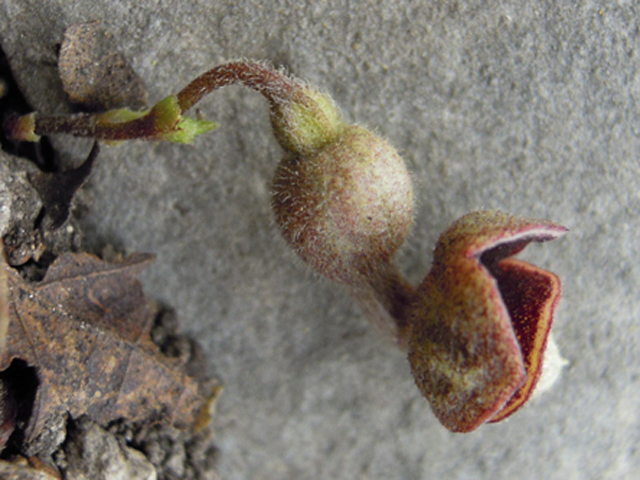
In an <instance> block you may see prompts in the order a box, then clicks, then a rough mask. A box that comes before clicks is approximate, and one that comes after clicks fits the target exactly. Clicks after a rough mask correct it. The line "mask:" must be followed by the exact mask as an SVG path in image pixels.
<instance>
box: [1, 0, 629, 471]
mask: <svg viewBox="0 0 640 480" xmlns="http://www.w3.org/2000/svg"><path fill="white" fill-rule="evenodd" d="M639 13H640V12H639V7H638V2H635V1H618V2H604V1H599V2H598V1H585V2H572V1H568V0H563V1H551V0H547V1H533V2H524V1H519V2H514V1H502V2H477V1H476V2H471V1H455V2H449V1H438V0H436V1H429V2H426V1H418V0H399V1H396V2H382V1H373V0H371V1H362V2H354V1H347V0H333V1H327V2H324V1H314V2H294V1H291V0H277V1H274V2H269V3H267V2H262V1H257V0H233V1H231V0H221V1H216V2H211V1H208V0H185V1H183V2H171V1H162V0H140V1H138V2H128V1H125V0H110V1H108V2H107V1H104V0H93V1H86V2H84V1H80V2H67V1H62V0H49V1H47V2H36V1H33V0H2V1H0V42H1V44H2V47H3V48H4V49H5V52H6V53H7V54H8V56H9V58H10V59H11V62H12V65H13V67H14V70H15V74H16V76H17V78H18V79H19V81H20V83H21V85H22V87H23V89H24V91H25V92H26V94H27V95H28V98H29V100H30V101H31V103H32V105H33V106H34V108H37V109H41V110H44V111H47V112H58V111H65V109H66V108H67V105H66V100H65V97H64V95H63V94H62V92H61V87H60V81H59V80H58V79H57V77H56V70H55V45H56V43H58V42H60V40H61V38H62V33H63V31H64V28H65V27H66V26H67V25H69V24H72V23H77V22H83V21H87V20H93V19H99V20H102V21H103V23H104V25H105V27H106V28H108V29H109V30H110V31H111V32H112V33H113V38H114V41H115V42H117V43H118V45H119V46H120V48H121V51H122V52H123V53H124V54H125V56H126V57H127V58H128V59H129V60H130V61H131V62H132V64H133V66H134V68H135V69H136V71H137V72H138V73H139V75H140V76H141V77H142V78H143V79H144V80H145V82H146V83H147V85H148V86H149V88H150V95H149V97H150V100H151V101H157V100H159V99H160V98H162V97H164V96H165V95H166V94H168V93H170V92H173V91H176V90H178V89H179V88H181V87H182V86H184V85H185V84H186V83H187V82H188V81H189V80H190V79H191V78H193V77H194V76H196V75H197V74H199V73H201V72H202V71H204V70H206V69H208V68H209V67H212V66H214V65H217V64H219V63H221V62H223V61H225V60H232V59H237V58H239V57H246V58H252V59H260V60H269V61H271V62H273V63H275V64H277V65H284V66H286V67H287V68H289V69H290V71H291V72H292V73H294V74H296V75H298V76H301V77H303V78H306V79H308V80H309V81H311V82H313V83H314V84H316V85H318V86H320V87H322V88H323V89H325V90H326V91H328V92H331V93H332V94H333V95H334V97H335V98H336V100H337V102H338V104H340V105H341V106H342V107H343V109H344V111H345V112H346V116H347V118H348V119H350V120H354V121H358V122H360V123H361V124H364V125H367V126H369V127H371V128H373V129H375V130H377V131H378V132H379V133H380V134H381V135H383V136H384V137H385V138H387V139H389V140H390V141H391V142H392V143H393V144H394V145H395V146H397V147H398V148H399V149H400V151H401V152H402V153H403V155H404V157H405V159H406V161H407V163H408V166H409V168H410V170H411V172H412V174H413V177H414V180H415V187H416V192H417V197H418V199H419V205H418V209H417V215H416V221H415V226H414V228H413V232H412V235H411V237H410V239H409V240H408V242H407V244H406V245H405V247H404V249H403V250H402V252H401V253H400V255H399V257H398V262H399V263H400V264H401V266H402V268H403V270H404V271H405V272H406V273H407V275H408V276H409V277H410V278H411V279H412V281H414V282H418V281H419V280H420V279H421V278H422V277H423V276H424V275H425V274H426V272H427V270H428V267H429V264H430V252H431V250H432V248H433V246H434V243H435V240H436V239H437V236H438V235H439V233H440V232H441V231H442V230H443V229H444V228H445V227H446V226H447V225H448V224H449V223H450V222H452V221H453V220H454V219H455V218H457V217H459V216H461V215H462V214H464V213H466V212H468V211H470V210H473V209H478V208H499V209H502V210H505V211H509V212H513V213H516V214H521V215H529V216H538V217H546V218H549V219H552V220H554V221H556V222H558V223H560V224H563V225H565V226H567V227H569V228H570V229H571V232H570V234H569V235H568V236H567V237H565V238H563V239H562V240H559V241H556V242H553V243H548V244H545V245H542V246H533V247H530V248H529V250H528V251H526V252H525V254H524V255H523V256H524V257H525V258H527V259H529V260H531V261H535V262H537V263H538V264H540V265H542V266H544V267H545V268H547V269H549V270H552V271H554V272H556V273H557V274H558V275H559V276H560V278H561V279H562V281H563V286H564V296H563V299H562V301H561V304H560V306H559V309H558V312H557V317H556V321H555V329H554V331H555V335H556V339H557V342H558V345H559V348H560V351H561V353H562V355H563V356H564V357H565V358H567V359H568V361H569V365H568V366H567V368H566V369H565V370H564V372H563V375H562V378H561V379H560V381H559V382H558V383H557V384H556V385H555V386H554V387H553V388H552V389H551V391H550V392H548V393H546V394H545V395H544V396H542V397H541V398H540V399H539V400H537V401H535V402H533V403H531V404H530V405H529V406H528V407H527V408H525V409H523V410H522V411H521V412H519V413H517V414H516V415H515V416H514V417H512V418H511V419H510V420H509V421H507V422H504V423H501V424H497V425H488V426H484V427H482V428H481V429H479V430H478V431H477V432H475V433H472V434H469V435H460V434H452V433H449V432H447V431H446V430H445V429H444V428H443V427H441V426H440V425H439V424H438V422H437V421H436V420H435V418H434V417H433V415H432V414H431V411H430V408H429V405H428V404H427V402H426V401H424V400H423V399H422V398H421V397H420V395H419V393H418V391H417V389H416V388H415V387H414V385H413V380H412V378H411V376H410V372H409V368H408V364H407V362H406V360H405V358H404V357H403V355H402V354H401V353H400V352H397V351H395V350H394V349H393V347H391V346H389V345H388V344H386V343H385V342H384V341H383V340H381V339H380V338H379V337H378V336H377V334H376V333H375V332H373V331H372V330H371V329H370V328H369V326H368V325H367V322H366V320H365V319H364V318H362V316H361V314H360V313H359V311H358V310H357V308H356V307H355V306H353V304H352V302H351V301H350V300H349V298H347V297H346V295H345V294H344V293H343V292H342V291H341V290H340V289H338V288H336V287H335V286H333V285H330V284H329V283H328V282H326V281H324V280H321V279H318V278H316V277H314V276H313V275H312V274H311V273H309V272H308V271H307V270H306V269H305V267H304V266H303V265H302V264H301V263H300V262H299V261H298V260H296V259H295V258H294V257H293V254H292V253H290V252H289V251H288V250H287V248H286V246H285V245H284V242H283V241H282V240H281V239H280V238H279V236H278V234H277V231H276V229H275V228H274V226H273V223H272V220H271V216H270V211H269V183H270V178H271V175H272V172H273V171H274V169H275V166H276V164H277V162H278V160H279V156H280V151H279V149H278V147H277V145H276V143H275V141H274V139H273V138H272V135H271V133H270V130H269V125H268V120H267V116H266V113H267V112H266V108H265V103H264V101H263V100H262V99H261V98H260V97H259V96H258V95H257V94H255V93H253V92H249V91H245V90H243V89H240V88H235V87H234V88H229V89H227V90H224V91H222V92H219V93H217V94H215V95H213V96H211V97H209V98H208V99H206V100H205V101H204V102H203V103H202V104H201V109H202V111H203V113H205V114H206V115H207V117H209V118H210V119H213V120H216V121H218V122H220V124H221V128H220V129H219V130H218V131H217V132H214V133H212V134H209V135H207V136H206V137H204V138H201V139H199V140H197V141H196V142H195V144H194V145H193V146H178V145H165V144H147V143H143V142H133V143H131V144H127V145H122V146H119V147H109V148H105V149H104V151H103V154H102V156H101V158H100V161H99V162H98V166H97V169H96V171H95V172H94V175H93V177H92V179H91V181H90V185H89V186H88V187H87V189H86V192H85V193H84V200H85V201H87V202H90V206H91V210H90V212H89V214H88V216H87V217H86V218H85V220H84V225H85V228H86V230H87V235H88V238H87V245H88V246H89V247H91V248H99V247H100V246H102V245H105V244H107V243H113V244H115V245H118V246H119V247H121V248H124V249H126V250H127V251H150V252H155V253H157V254H158V261H157V263H156V264H155V266H153V267H152V268H151V269H150V270H149V271H148V272H147V273H146V274H145V275H144V276H143V280H144V283H145V285H146V289H147V291H148V293H149V294H150V295H152V296H154V297H156V298H159V299H161V300H162V301H164V302H167V303H169V304H171V305H173V306H175V307H176V309H177V311H178V313H179V315H180V317H181V319H182V322H183V325H184V329H186V330H187V331H189V332H191V333H193V334H195V335H197V337H198V338H199V339H200V340H201V342H202V343H203V345H205V347H206V349H207V351H208V354H209V355H210V358H211V363H212V366H213V367H214V368H215V369H216V371H217V372H218V373H219V374H220V375H221V376H222V378H223V379H224V381H225V383H226V390H225V391H224V393H223V395H222V397H221V399H220V401H219V404H218V411H217V415H216V417H215V420H214V421H215V431H216V442H217V444H218V445H219V446H220V448H221V450H222V452H221V459H220V470H221V473H222V476H223V478H225V479H230V480H231V479H306V478H327V479H329V478H331V479H355V478H371V479H392V478H393V479H418V478H420V479H433V478H445V479H502V478H522V479H540V478H545V479H556V478H557V479H563V480H567V479H625V478H637V477H636V476H635V475H637V474H638V472H639V471H640V452H639V451H638V448H639V442H640V408H639V403H640V400H639V398H640V346H639V345H640V328H639V320H640V319H639V307H638V305H639V303H638V287H639V286H640V269H639V268H638V261H639V260H638V258H639V257H640V242H639V240H638V233H639V231H640V227H639V222H640V193H639V187H640V166H639V164H640V162H639V160H638V157H639V154H640V139H639V134H640V116H639V103H638V102H639V101H640V70H639V67H640V39H639V33H638V32H639V24H638V17H639ZM56 145H57V146H58V148H60V149H62V150H63V151H66V152H67V154H68V155H69V156H70V157H73V158H77V159H79V158H81V156H82V155H83V154H85V153H86V151H87V149H88V147H87V145H86V144H84V143H82V142H75V141H71V140H69V139H67V138H59V139H57V140H56Z"/></svg>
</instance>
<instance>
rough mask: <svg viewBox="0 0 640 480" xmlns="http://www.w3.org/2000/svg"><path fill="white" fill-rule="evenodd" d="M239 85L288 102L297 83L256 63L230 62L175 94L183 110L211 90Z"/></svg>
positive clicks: (296, 87)
mask: <svg viewBox="0 0 640 480" xmlns="http://www.w3.org/2000/svg"><path fill="white" fill-rule="evenodd" d="M234 84H242V85H244V86H246V87H249V88H251V89H253V90H255V91H257V92H259V93H261V94H262V95H264V96H265V97H266V98H267V100H269V102H270V103H272V104H280V103H283V102H287V101H290V100H291V98H292V95H293V94H295V92H296V90H297V89H298V88H299V86H298V84H297V83H296V82H294V81H293V80H291V79H289V78H287V77H286V76H285V75H283V74H282V73H280V72H277V71H274V70H272V69H270V68H268V67H265V66H264V65H261V64H259V63H255V62H243V61H238V62H231V63H227V64H224V65H220V66H218V67H215V68H212V69H211V70H209V71H208V72H205V73H203V74H202V75H200V76H199V77H198V78H196V79H195V80H193V81H192V82H191V83H190V84H189V85H187V86H186V87H185V88H183V89H182V90H181V91H180V92H179V93H178V94H177V97H178V105H179V106H180V109H181V110H182V112H186V111H187V110H189V109H190V108H191V107H192V106H193V105H195V104H196V103H198V102H199V101H200V100H201V99H202V98H203V97H204V96H205V95H207V94H209V93H211V92H212V91H213V90H217V89H218V88H222V87H225V86H228V85H234Z"/></svg>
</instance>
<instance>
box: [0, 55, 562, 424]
mask: <svg viewBox="0 0 640 480" xmlns="http://www.w3.org/2000/svg"><path fill="white" fill-rule="evenodd" d="M232 84H241V85H244V86H246V87H249V88H251V89H253V90H255V91H257V92H259V93H260V94H262V95H263V96H264V97H265V98H266V99H267V101H268V103H269V107H270V114H271V116H270V118H271V125H272V129H273V133H274V135H275V137H276V139H277V140H278V143H279V144H280V146H281V147H282V149H283V151H284V157H283V159H282V160H281V161H280V163H279V164H278V166H277V168H276V172H275V176H274V179H273V189H272V192H273V197H272V206H273V211H274V215H275V220H276V223H277V224H278V226H279V228H280V231H281V232H282V235H283V236H284V238H285V240H286V241H287V243H288V244H289V245H290V246H291V248H293V250H295V252H296V253H297V254H298V255H299V256H300V257H301V258H302V260H304V262H305V263H306V264H308V265H309V266H310V267H311V268H312V269H313V270H315V271H316V272H318V273H319V274H321V275H323V276H325V277H327V278H329V279H331V280H333V281H335V282H338V283H340V284H342V285H344V286H346V287H347V288H348V290H349V292H350V293H351V295H352V296H353V297H354V298H355V299H356V300H357V301H358V302H359V304H360V305H361V307H362V309H363V311H364V312H365V313H366V314H367V316H368V317H369V318H370V319H371V320H372V322H373V323H375V324H376V325H377V326H378V327H380V328H381V329H383V330H386V331H387V332H388V333H389V334H390V335H391V336H392V337H393V338H394V340H395V342H396V343H397V345H398V346H399V347H400V348H403V349H405V350H407V352H408V356H409V362H410V364H411V370H412V373H413V375H414V378H415V381H416V385H417V386H418V388H419V389H420V391H421V392H422V393H423V395H424V396H425V397H426V398H427V399H428V400H429V402H430V403H431V406H432V408H433V411H434V413H435V414H436V416H437V417H438V419H439V420H440V421H441V422H442V424H443V425H444V426H445V427H447V428H448V429H450V430H452V431H458V432H468V431H472V430H474V429H475V428H477V427H478V426H480V425H482V424H483V423H485V422H495V421H499V420H502V419H504V418H506V417H507V416H509V415H511V414H512V413H513V412H515V411H516V410H517V409H518V408H520V407H521V406H522V405H523V404H524V403H525V402H526V401H527V400H528V399H529V397H530V395H531V393H532V392H533V389H534V388H535V385H536V383H537V380H538V378H539V376H540V371H541V368H542V360H543V355H544V351H545V347H546V343H547V336H548V334H549V330H550V328H551V322H552V318H553V311H554V308H555V305H556V304H557V302H558V299H559V295H560V282H559V280H558V278H557V277H556V276H555V275H553V274H552V273H549V272H546V271H544V270H541V269H538V268H536V267H534V266H532V265H529V264H527V263H525V262H522V261H519V260H514V259H513V258H511V257H512V256H513V255H515V254H516V253H518V252H519V251H520V250H522V249H523V248H524V247H525V246H526V245H527V244H528V243H530V242H532V241H535V242H542V241H546V240H552V239H555V238H558V237H559V236H561V235H563V234H564V233H565V232H566V229H564V228H563V227H559V226H556V225H554V224H552V223H550V222H548V221H538V220H529V219H519V218H516V217H513V216H510V215H507V214H504V213H500V212H486V211H481V212H474V213H471V214H468V215H465V216H464V217H462V218H461V219H460V220H458V221H457V222H456V223H455V224H454V225H453V226H452V227H451V228H449V229H448V230H447V231H446V232H445V233H444V234H443V235H442V236H441V238H440V240H439V242H438V246H437V247H436V250H435V252H434V261H433V267H432V270H431V272H430V273H429V275H427V277H426V278H425V280H424V282H422V284H421V285H420V286H419V287H418V288H417V289H414V287H413V286H412V285H410V283H409V282H408V281H406V280H405V279H404V277H403V276H402V274H401V273H400V272H399V270H398V269H397V268H396V267H395V265H394V264H393V255H394V253H395V252H396V250H397V249H398V248H399V247H400V246H401V245H402V243H403V242H404V239H405V237H406V235H407V233H408V231H409V228H410V226H411V223H412V218H413V193H412V186H411V178H410V176H409V173H408V172H407V168H406V166H405V163H404V161H403V160H402V158H401V157H400V156H399V155H398V153H397V152H396V150H395V149H394V148H393V147H392V146H391V145H390V144H389V143H387V142H386V141H385V140H383V139H382V138H380V137H379V136H377V135H375V134H374V133H372V132H370V131H369V130H367V129H366V128H363V127H361V126H357V125H350V124H347V123H345V122H344V121H343V119H342V116H341V114H340V111H339V109H338V107H337V106H336V105H335V104H334V102H333V100H332V99H331V97H329V96H328V95H326V94H324V93H322V92H320V91H318V90H317V89H315V88H313V87H311V86H309V85H307V84H304V83H301V82H299V81H297V80H295V79H293V78H291V77H288V76H286V75H285V74H283V73H282V72H280V71H276V70H273V69H271V68H269V67H267V66H265V65H263V64H260V63H256V62H251V61H238V62H231V63H227V64H224V65H221V66H218V67H216V68H214V69H212V70H210V71H208V72H206V73H204V74H203V75H201V76H200V77H198V78H196V79H195V80H194V81H193V82H191V83H190V84H189V85H187V87H185V88H184V89H183V90H182V91H180V92H179V93H178V94H176V95H171V96H169V97H167V98H165V99H164V100H162V101H160V102H159V103H158V104H156V105H155V106H154V107H153V108H151V109H150V110H148V111H146V112H132V111H130V110H127V109H118V110H112V111H108V112H105V113H102V114H97V115H89V114H80V115H74V116H45V115H40V114H30V115H27V116H23V117H18V118H14V119H12V120H10V121H9V122H7V124H6V125H5V128H6V130H7V132H8V134H9V135H10V136H12V137H14V138H16V139H21V140H26V141H35V140H37V139H38V138H39V136H40V135H49V134H53V133H67V134H71V135H79V136H88V137H93V138H96V139H99V140H107V141H121V140H128V139H137V138H140V139H149V140H168V141H173V142H180V143H187V142H191V141H193V139H194V137H195V136H196V135H198V134H200V133H203V132H206V131H208V130H211V129H213V128H215V127H216V125H215V124H214V123H213V122H207V121H204V120H201V119H192V118H189V117H186V116H185V115H184V114H185V113H186V112H187V110H189V109H190V108H191V107H193V106H194V105H195V104H196V103H197V102H198V101H200V100H201V99H202V98H203V97H204V96H205V95H207V94H209V93H210V92H212V91H213V90H216V89H219V88H221V87H224V86H226V85H232Z"/></svg>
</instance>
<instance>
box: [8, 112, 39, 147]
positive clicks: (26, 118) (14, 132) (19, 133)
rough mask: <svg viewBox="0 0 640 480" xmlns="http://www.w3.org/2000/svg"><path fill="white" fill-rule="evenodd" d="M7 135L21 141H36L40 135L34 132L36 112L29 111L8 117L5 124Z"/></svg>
mask: <svg viewBox="0 0 640 480" xmlns="http://www.w3.org/2000/svg"><path fill="white" fill-rule="evenodd" d="M5 129H6V133H7V137H9V138H13V139H14V140H20V141H22V142H37V141H38V140H40V135H37V134H36V133H35V129H36V114H35V113H30V114H28V115H23V116H21V117H17V118H12V119H10V120H9V121H8V122H7V124H6V125H5Z"/></svg>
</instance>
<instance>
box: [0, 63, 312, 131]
mask: <svg viewBox="0 0 640 480" xmlns="http://www.w3.org/2000/svg"><path fill="white" fill-rule="evenodd" d="M235 84H241V85H244V86H246V87H249V88H251V89H253V90H255V91H257V92H259V93H261V94H262V95H263V96H264V97H265V98H266V99H267V100H268V101H269V103H270V104H271V106H272V107H276V106H281V105H285V104H287V103H290V102H292V101H295V102H299V103H301V104H305V103H306V98H305V95H304V94H303V93H302V88H301V86H300V85H299V84H298V83H296V82H295V81H294V80H292V79H290V78H288V77H286V76H285V75H283V74H282V73H279V72H277V71H274V70H272V69H270V68H268V67H266V66H264V65H261V64H259V63H255V62H244V61H238V62H231V63H227V64H224V65H220V66H218V67H215V68H213V69H211V70H209V71H208V72H205V73H204V74H202V75H200V76H199V77H198V78H196V79H195V80H193V81H192V82H191V83H189V84H188V85H187V86H186V87H185V88H184V89H182V90H181V91H180V92H179V93H178V94H177V95H172V96H170V97H167V98H165V99H164V100H162V101H161V102H158V104H156V105H155V106H154V107H153V108H151V109H150V110H148V111H147V112H132V111H130V110H127V109H117V110H110V111H108V112H104V113H99V114H86V113H82V114H77V115H42V114H30V115H25V116H23V117H18V118H13V119H10V120H9V121H8V122H7V123H6V124H5V129H6V130H7V133H8V136H10V137H13V138H16V139H18V140H27V141H37V140H38V138H39V136H42V135H51V134H56V133H64V134H69V135H73V136H77V137H91V138H95V139H96V140H105V141H122V140H135V139H146V140H170V141H183V140H181V139H180V138H181V137H178V138H179V139H178V140H176V139H175V138H174V137H173V136H172V135H173V134H174V132H176V131H178V130H180V129H182V128H183V124H182V123H181V122H183V121H184V120H185V119H183V118H182V115H183V114H184V113H185V112H186V111H187V110H189V109H190V108H191V107H193V106H194V105H195V104H196V103H198V102H199V101H200V100H202V98H204V97H205V96H206V95H208V94H209V93H211V92H212V91H214V90H217V89H219V88H222V87H225V86H229V85H235ZM189 121H191V122H198V120H191V119H189ZM203 123H204V122H203ZM207 123H209V122H207ZM211 128H213V124H210V125H209V127H208V128H204V129H202V131H205V130H210V129H211ZM192 139H193V135H192V136H188V137H187V138H186V142H188V141H191V140H192Z"/></svg>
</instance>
